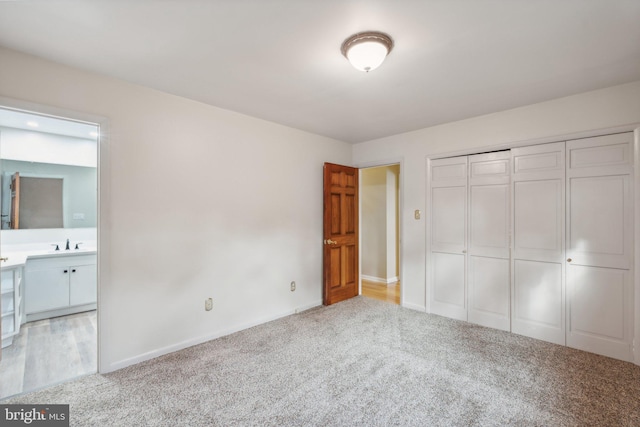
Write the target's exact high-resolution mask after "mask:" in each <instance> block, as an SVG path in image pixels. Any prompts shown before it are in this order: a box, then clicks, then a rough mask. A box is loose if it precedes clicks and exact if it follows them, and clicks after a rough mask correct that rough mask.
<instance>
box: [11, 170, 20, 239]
mask: <svg viewBox="0 0 640 427" xmlns="http://www.w3.org/2000/svg"><path fill="white" fill-rule="evenodd" d="M10 188H11V217H10V218H9V219H10V221H11V222H10V227H11V228H12V229H14V230H17V229H18V228H20V173H18V172H16V173H14V174H13V175H11V187H10Z"/></svg>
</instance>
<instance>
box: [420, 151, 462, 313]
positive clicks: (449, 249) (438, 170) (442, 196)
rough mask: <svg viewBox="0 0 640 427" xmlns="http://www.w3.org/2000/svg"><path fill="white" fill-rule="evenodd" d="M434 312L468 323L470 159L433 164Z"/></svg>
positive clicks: (432, 250) (458, 158)
mask: <svg viewBox="0 0 640 427" xmlns="http://www.w3.org/2000/svg"><path fill="white" fill-rule="evenodd" d="M430 170H431V179H430V187H429V191H430V199H431V216H430V217H431V242H430V243H431V272H430V273H429V274H430V283H431V286H430V289H429V290H430V292H429V294H430V301H429V302H430V306H431V312H432V313H434V314H439V315H441V316H446V317H452V318H454V319H459V320H467V304H466V302H467V295H466V277H465V276H466V237H467V230H466V224H467V221H466V218H467V157H454V158H449V159H438V160H432V161H431V168H430Z"/></svg>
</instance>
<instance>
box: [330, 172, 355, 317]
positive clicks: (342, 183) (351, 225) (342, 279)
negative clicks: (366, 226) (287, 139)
mask: <svg viewBox="0 0 640 427" xmlns="http://www.w3.org/2000/svg"><path fill="white" fill-rule="evenodd" d="M358 206H359V205H358V169H356V168H352V167H348V166H341V165H336V164H332V163H325V164H324V242H323V243H324V251H323V254H324V274H323V276H324V277H323V283H324V284H323V304H325V305H331V304H334V303H336V302H340V301H343V300H345V299H348V298H352V297H355V296H356V295H358V291H359V290H358V282H359V280H358V278H359V272H358V270H359V269H358V262H359V258H358V238H359V236H358Z"/></svg>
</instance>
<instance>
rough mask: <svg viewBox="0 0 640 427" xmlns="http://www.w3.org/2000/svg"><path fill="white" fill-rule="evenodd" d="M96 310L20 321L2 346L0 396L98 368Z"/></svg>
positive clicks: (6, 395) (69, 377) (73, 376)
mask: <svg viewBox="0 0 640 427" xmlns="http://www.w3.org/2000/svg"><path fill="white" fill-rule="evenodd" d="M96 331H97V328H96V312H95V310H94V311H88V312H85V313H78V314H72V315H70V316H62V317H55V318H53V319H46V320H39V321H36V322H29V323H25V324H24V325H22V327H21V328H20V334H18V335H17V336H15V337H14V339H13V344H11V345H10V346H8V347H5V348H3V349H2V360H1V361H0V399H3V398H5V397H8V396H13V395H15V394H20V393H23V392H27V391H31V390H35V389H39V388H42V387H45V386H48V385H52V384H56V383H59V382H62V381H66V380H69V379H72V378H76V377H79V376H81V375H86V374H90V373H93V372H96V371H97V366H98V365H97V356H96V354H97V340H96V337H97V333H96Z"/></svg>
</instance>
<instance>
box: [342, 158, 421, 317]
mask: <svg viewBox="0 0 640 427" xmlns="http://www.w3.org/2000/svg"><path fill="white" fill-rule="evenodd" d="M394 165H398V167H399V169H400V171H399V172H398V180H399V183H398V281H399V282H400V306H401V307H406V306H407V304H406V303H405V302H404V295H405V293H404V290H405V286H404V277H403V272H404V268H403V262H402V260H403V253H404V250H403V245H404V239H403V238H402V236H403V230H404V219H403V217H404V215H403V214H404V208H403V206H404V205H403V199H404V197H403V195H404V157H396V158H391V159H386V160H380V161H375V162H363V163H358V164H355V165H354V166H353V167H354V168H358V175H359V177H360V178H362V169H369V168H379V167H385V166H394ZM361 186H362V179H360V180H359V183H358V187H359V188H358V191H359V192H360V194H362V191H361V190H362V187H361ZM358 221H359V223H360V224H362V197H360V200H359V201H358ZM358 247H359V248H360V250H359V252H358V271H359V272H360V274H359V275H358V295H362V278H361V277H362V274H361V272H362V233H360V235H359V236H358ZM410 308H414V307H413V306H412V307H410ZM420 310H421V311H424V310H423V309H422V308H420Z"/></svg>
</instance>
